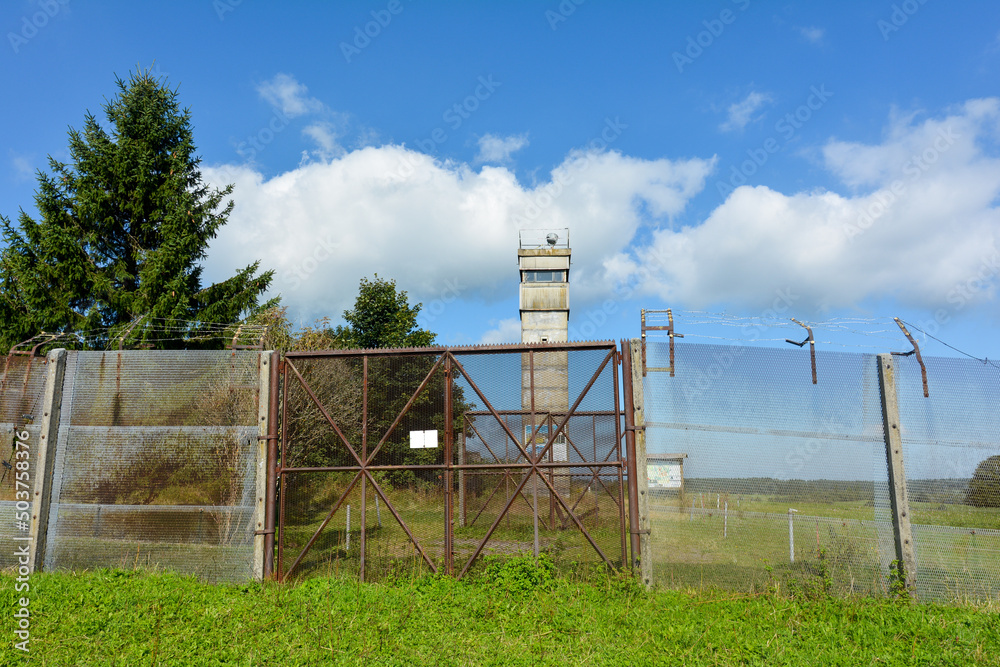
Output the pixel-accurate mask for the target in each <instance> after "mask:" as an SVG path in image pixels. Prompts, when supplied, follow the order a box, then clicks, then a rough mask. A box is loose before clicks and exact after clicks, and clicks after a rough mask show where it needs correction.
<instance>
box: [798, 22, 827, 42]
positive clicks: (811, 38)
mask: <svg viewBox="0 0 1000 667" xmlns="http://www.w3.org/2000/svg"><path fill="white" fill-rule="evenodd" d="M798 31H799V34H800V35H802V38H803V39H804V40H806V41H807V42H809V43H810V44H822V43H823V35H824V34H825V33H826V31H825V30H823V28H817V27H815V26H803V27H799V28H798Z"/></svg>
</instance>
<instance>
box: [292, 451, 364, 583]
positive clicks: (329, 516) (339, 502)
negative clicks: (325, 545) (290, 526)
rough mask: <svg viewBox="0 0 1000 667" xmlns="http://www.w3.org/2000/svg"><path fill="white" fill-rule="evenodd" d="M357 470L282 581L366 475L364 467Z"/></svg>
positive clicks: (299, 561)
mask: <svg viewBox="0 0 1000 667" xmlns="http://www.w3.org/2000/svg"><path fill="white" fill-rule="evenodd" d="M355 470H356V471H357V474H356V475H355V476H354V479H352V480H351V483H350V484H348V485H347V488H346V489H344V492H343V493H342V494H340V498H338V499H337V502H336V503H334V505H333V507H332V508H331V509H330V511H329V513H328V514H327V515H326V518H325V519H323V521H322V522H320V524H319V528H317V529H316V532H315V533H313V535H312V537H310V538H309V541H308V542H306V545H305V546H304V547H302V551H300V552H299V557H298V558H296V559H295V562H294V563H292V565H291V567H289V568H288V572H287V573H286V574H285V576H284V578H283V579H282V581H285V580H287V579H288V577H290V576H291V575H292V572H294V571H295V568H296V567H298V565H299V563H301V562H302V559H303V558H305V555H306V554H307V553H309V550H310V549H311V548H312V545H313V543H314V542H316V538H318V537H319V534H320V533H322V532H323V529H324V528H326V525H327V524H328V523H330V519H332V518H333V515H334V514H336V513H337V510H338V509H340V506H341V505H342V504H343V502H344V501H345V500H346V499H347V494H349V493H350V492H351V490H352V489H353V488H354V485H355V484H357V483H358V480H359V479H361V478H362V477H363V476H364V472H365V471H364V469H363V468H362V469H357V468H355Z"/></svg>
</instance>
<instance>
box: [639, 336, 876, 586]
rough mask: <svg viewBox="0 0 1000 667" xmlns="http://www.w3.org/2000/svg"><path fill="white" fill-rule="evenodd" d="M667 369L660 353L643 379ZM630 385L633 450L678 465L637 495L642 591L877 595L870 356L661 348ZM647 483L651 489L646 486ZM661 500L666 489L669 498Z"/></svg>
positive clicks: (659, 364) (659, 362)
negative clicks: (814, 590) (638, 408)
mask: <svg viewBox="0 0 1000 667" xmlns="http://www.w3.org/2000/svg"><path fill="white" fill-rule="evenodd" d="M669 365H670V361H669V348H668V343H667V342H648V343H647V366H648V367H651V368H667V367H669ZM674 369H675V374H674V377H671V376H670V374H669V373H667V372H664V371H650V372H648V373H647V375H646V377H645V381H644V393H645V406H644V407H645V420H646V448H647V453H648V455H649V456H650V459H651V465H653V466H655V465H656V455H657V454H661V455H662V454H678V455H682V454H686V455H687V458H684V459H682V460H683V478H684V479H683V486H682V487H679V486H678V485H676V484H664V485H663V486H664V487H667V488H657V487H656V486H651V488H650V493H651V518H652V535H651V543H652V549H653V558H654V581H656V582H657V583H659V584H661V585H662V584H666V585H674V586H696V587H701V586H720V587H724V588H733V589H740V590H763V589H765V588H768V587H771V588H773V587H774V586H775V585H776V584H777V585H779V586H783V585H792V586H816V585H818V586H824V585H826V584H824V583H823V582H824V581H826V582H829V585H831V586H832V587H833V589H834V590H836V591H838V592H841V593H846V594H868V593H881V592H884V591H885V590H886V587H887V582H886V574H887V572H888V565H889V563H890V562H891V560H892V558H893V555H892V554H893V551H892V548H893V547H892V524H891V520H890V516H889V499H888V485H887V484H888V478H887V472H886V458H885V445H884V441H883V431H882V415H881V402H880V395H879V385H878V376H877V361H876V358H875V357H874V356H873V355H859V354H846V353H837V352H819V353H817V375H818V377H817V380H818V382H817V384H813V382H812V369H811V364H810V357H809V354H808V352H803V351H800V350H783V349H775V348H764V347H751V346H738V345H737V346H722V345H701V344H685V343H677V344H675V366H674ZM652 470H653V469H652V468H651V473H650V476H651V477H652V478H653V479H654V480H655V479H656V478H657V475H656V474H654V472H652ZM670 487H675V488H670Z"/></svg>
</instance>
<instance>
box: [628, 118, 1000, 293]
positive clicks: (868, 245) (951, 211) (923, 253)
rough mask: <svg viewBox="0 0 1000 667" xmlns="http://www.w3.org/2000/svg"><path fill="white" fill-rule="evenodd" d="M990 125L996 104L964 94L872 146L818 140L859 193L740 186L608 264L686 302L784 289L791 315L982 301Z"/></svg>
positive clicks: (991, 240) (992, 260) (990, 193)
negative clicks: (694, 218) (697, 220)
mask: <svg viewBox="0 0 1000 667" xmlns="http://www.w3.org/2000/svg"><path fill="white" fill-rule="evenodd" d="M998 131H1000V101H998V100H996V99H990V100H973V101H970V102H967V103H966V104H964V105H962V106H961V107H959V108H957V109H955V110H953V111H952V112H951V113H950V114H949V115H947V116H945V117H943V118H938V119H928V120H925V121H924V122H922V123H915V122H914V121H913V119H912V117H908V118H902V119H896V120H895V121H893V122H892V123H891V125H890V128H889V130H888V132H887V135H886V139H885V140H884V142H883V143H881V144H878V145H863V144H858V143H847V142H838V141H831V142H829V143H828V144H827V145H826V147H825V148H824V151H823V154H824V156H825V159H826V165H827V167H828V168H829V169H830V170H831V171H832V172H833V173H834V174H836V175H837V176H839V177H840V178H841V180H842V181H843V182H844V183H845V184H847V185H848V186H851V187H852V188H860V187H865V188H866V190H865V192H863V193H858V194H855V195H853V196H843V195H840V194H836V193H833V192H803V193H798V194H794V195H785V194H782V193H780V192H775V191H774V190H771V189H769V188H767V187H762V186H761V187H756V188H751V187H741V188H738V189H737V190H736V191H734V192H733V193H732V195H730V197H729V198H728V199H727V200H726V201H725V202H724V203H723V204H722V205H720V206H719V207H718V208H716V209H715V210H714V211H713V212H712V213H711V214H710V215H709V217H708V219H707V220H705V222H704V223H703V224H700V225H698V226H696V227H687V228H684V229H682V230H680V231H677V232H674V231H658V232H656V233H655V234H654V241H653V243H652V244H651V246H650V247H648V248H643V249H640V250H638V251H636V252H634V253H633V254H632V255H622V256H619V257H616V258H615V260H614V262H612V263H610V264H609V267H614V271H615V273H616V274H617V275H618V276H619V277H620V278H628V277H631V278H632V279H633V280H641V279H642V278H643V277H645V282H644V289H645V290H647V291H648V293H652V294H656V295H658V296H659V297H661V298H663V299H664V300H666V301H668V302H672V303H683V304H684V305H685V306H687V307H702V306H706V305H709V304H736V305H738V306H739V307H741V308H744V309H764V308H767V307H768V306H770V305H771V304H773V302H774V300H775V298H776V297H777V295H778V294H779V293H788V292H791V293H792V294H793V295H795V297H796V299H797V303H796V306H795V307H796V309H798V311H799V312H810V311H811V312H821V311H823V310H825V309H831V308H849V307H853V306H857V305H858V304H859V303H860V302H862V301H864V300H866V299H882V298H895V299H897V300H898V301H899V302H900V303H902V304H904V305H911V306H917V307H939V306H943V305H946V304H950V305H949V306H948V307H949V308H951V309H952V312H954V310H955V309H958V308H961V307H964V304H965V303H970V302H972V301H973V300H984V299H989V298H991V297H992V295H993V291H994V288H995V286H996V284H997V281H996V278H997V273H998V272H1000V268H998V267H997V265H996V263H997V261H998V259H1000V255H998V254H997V253H998V251H1000V209H998V208H997V205H996V201H997V197H998V195H1000V158H998V156H997V155H996V148H995V147H996V143H995V141H996V137H997V134H998ZM986 146H992V147H993V154H992V155H991V154H988V152H987V150H986V149H985V148H984V147H986ZM991 266H992V269H991V268H990V267H991ZM640 274H641V275H640ZM637 276H639V277H638V278H637ZM970 280H973V281H974V282H975V280H978V282H976V283H975V285H976V288H975V290H974V291H975V294H972V295H971V296H969V297H968V299H966V300H962V299H960V298H959V297H958V296H957V294H958V293H957V292H956V290H960V289H961V288H962V285H967V284H969V281H970ZM960 302H961V303H960Z"/></svg>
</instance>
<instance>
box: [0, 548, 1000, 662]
mask: <svg viewBox="0 0 1000 667" xmlns="http://www.w3.org/2000/svg"><path fill="white" fill-rule="evenodd" d="M553 572H554V567H553V566H551V564H549V563H548V562H547V561H543V562H542V563H541V564H540V565H537V564H535V562H534V561H533V560H532V559H527V558H515V559H509V560H506V561H501V560H494V561H491V562H489V563H487V564H486V567H484V568H483V570H482V572H481V573H480V574H479V575H478V576H476V577H475V578H472V579H469V580H466V581H462V582H456V581H454V580H451V579H445V578H439V577H422V578H417V579H408V578H400V579H398V580H397V581H395V582H391V583H385V584H364V583H358V582H356V581H351V580H345V579H338V578H320V577H316V578H312V579H309V580H307V581H305V582H303V583H301V584H299V585H295V586H291V585H276V584H264V585H261V584H252V585H241V586H237V585H210V584H206V583H202V582H199V581H197V580H195V579H193V578H185V577H180V576H178V575H173V574H146V573H142V572H136V571H97V572H91V573H85V574H68V573H50V574H38V575H34V576H32V578H31V580H30V585H31V589H30V598H31V603H30V609H31V612H32V615H31V627H30V633H31V643H30V650H31V652H30V664H32V665H51V666H56V665H108V666H112V665H123V666H125V665H127V666H128V667H133V666H135V665H247V666H249V665H319V664H344V665H361V664H373V665H491V664H492V665H562V664H567V665H570V664H571V665H657V664H663V665H677V664H691V665H733V664H747V665H803V664H810V665H861V664H879V665H915V664H927V665H932V664H933V665H973V664H981V665H996V664H1000V631H998V628H1000V618H998V614H997V609H996V608H993V609H986V608H971V607H946V606H938V605H912V604H907V603H906V602H902V601H894V600H888V599H880V600H874V599H865V598H851V599H835V598H829V597H826V596H824V595H823V594H822V593H821V592H819V591H818V589H816V588H811V589H803V590H801V591H799V592H798V593H796V594H794V595H792V596H789V595H787V594H774V593H773V592H771V593H761V594H757V595H740V594H733V593H731V592H720V591H717V590H705V591H700V592H698V591H691V590H681V591H656V592H652V593H645V592H643V591H641V590H639V589H638V588H637V587H636V586H635V585H634V583H633V582H632V580H630V579H627V578H625V579H623V578H619V577H616V576H614V575H607V574H603V575H601V574H599V573H597V572H594V571H588V572H581V573H579V575H580V576H579V577H576V578H573V577H571V578H555V577H554V576H553ZM584 577H585V578H586V579H587V580H588V581H589V583H584V581H582V579H583V578H584ZM14 584H15V580H14V578H13V576H11V575H0V591H2V593H0V599H2V604H0V607H2V608H3V609H5V610H8V611H7V613H5V614H4V620H3V622H2V623H0V626H2V627H3V632H4V639H5V640H4V642H3V643H2V644H0V664H4V665H16V664H28V662H29V660H28V657H29V656H24V655H23V654H21V653H20V652H19V651H16V650H15V649H14V647H13V644H14V641H16V639H15V637H14V627H13V609H14V608H15V605H16V596H17V595H23V593H21V594H16V593H15V591H14Z"/></svg>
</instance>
